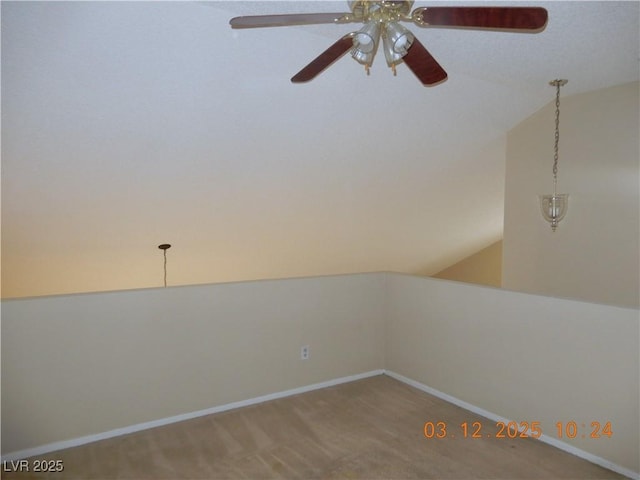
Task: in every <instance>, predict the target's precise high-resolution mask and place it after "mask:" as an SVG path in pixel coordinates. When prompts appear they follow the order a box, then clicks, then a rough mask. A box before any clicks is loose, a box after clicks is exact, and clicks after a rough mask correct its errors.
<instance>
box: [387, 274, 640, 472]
mask: <svg viewBox="0 0 640 480" xmlns="http://www.w3.org/2000/svg"><path fill="white" fill-rule="evenodd" d="M387 295H388V298H387V309H388V313H387V315H388V324H387V336H386V349H387V352H386V365H385V368H386V369H387V370H390V371H392V372H395V373H397V374H400V375H402V376H404V377H407V378H409V379H412V380H414V381H417V382H420V383H421V384H423V385H426V386H429V387H431V388H433V389H435V390H438V391H440V392H444V393H446V394H448V395H450V396H452V397H455V398H457V399H460V400H462V401H464V402H467V403H469V404H472V405H474V406H476V407H479V408H480V409H484V410H486V411H488V412H493V413H495V414H497V415H499V416H501V417H505V418H508V419H511V420H516V421H526V422H534V421H537V422H540V424H541V428H542V431H543V433H544V434H545V435H547V436H548V437H552V438H554V437H555V439H558V435H557V433H556V426H555V424H556V422H563V423H565V424H566V423H567V422H570V421H575V422H577V424H578V425H579V427H580V429H579V432H578V438H575V439H574V440H567V439H566V438H564V439H563V441H566V442H567V443H568V444H569V445H571V446H573V447H575V448H577V449H580V450H582V451H584V452H589V453H591V454H593V455H594V456H597V457H600V458H603V459H606V460H607V461H609V462H612V463H613V464H616V465H618V466H621V467H623V468H624V469H628V471H632V472H639V471H640V440H639V435H640V433H639V426H640V419H639V409H640V399H639V392H640V357H639V346H638V345H639V341H640V328H639V324H640V319H639V318H638V310H635V309H625V308H618V307H611V306H605V305H596V304H591V303H584V302H578V301H572V300H563V299H557V298H550V297H541V296H535V295H527V294H522V293H516V292H509V291H505V290H499V289H493V288H488V287H479V286H474V285H466V284H462V283H457V282H450V281H444V280H436V279H430V278H418V277H410V276H404V275H389V276H388V284H387ZM435 420H437V419H435ZM594 421H597V422H600V423H602V424H603V425H604V424H605V423H606V422H611V425H612V429H613V435H612V436H611V438H607V437H602V438H598V439H592V438H589V436H590V433H591V430H590V426H591V422H594ZM582 423H584V424H585V425H586V427H585V428H582V427H581V425H582ZM583 433H584V434H585V436H586V437H587V438H584V439H583V438H581V437H582V434H583Z"/></svg>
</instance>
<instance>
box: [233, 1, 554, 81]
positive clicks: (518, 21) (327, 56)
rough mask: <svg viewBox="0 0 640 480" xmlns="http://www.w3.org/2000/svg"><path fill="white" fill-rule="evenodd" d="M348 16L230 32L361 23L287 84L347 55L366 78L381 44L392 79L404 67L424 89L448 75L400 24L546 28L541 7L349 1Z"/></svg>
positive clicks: (247, 22) (304, 16) (274, 19)
mask: <svg viewBox="0 0 640 480" xmlns="http://www.w3.org/2000/svg"><path fill="white" fill-rule="evenodd" d="M347 3H348V4H349V8H350V9H351V12H350V13H299V14H281V15H253V16H243V17H235V18H232V19H231V20H230V21H229V24H230V25H231V27H232V28H261V27H284V26H290V25H313V24H322V23H339V24H341V23H356V22H357V23H364V26H363V27H362V28H361V29H360V30H358V31H356V32H351V33H348V34H346V35H345V36H343V37H342V38H340V39H339V40H338V41H337V42H335V43H334V44H333V45H331V46H330V47H329V48H327V49H326V50H325V51H324V52H322V53H321V54H320V55H318V56H317V57H316V58H315V59H314V60H312V61H311V63H309V64H308V65H307V66H306V67H304V68H303V69H302V70H300V71H299V72H298V73H296V74H295V75H294V76H293V77H292V78H291V81H292V82H293V83H303V82H308V81H310V80H313V79H314V78H315V77H316V76H318V75H319V74H320V73H321V72H322V71H324V70H325V69H326V68H327V67H329V66H330V65H331V64H332V63H333V62H335V61H336V60H338V59H339V58H340V57H342V56H343V55H344V54H345V53H347V52H348V51H351V56H352V57H353V58H354V59H355V60H356V61H357V62H359V63H361V64H363V65H364V66H365V70H366V72H367V74H369V68H370V67H371V65H372V63H373V59H374V57H375V55H376V52H377V50H378V45H379V43H380V39H382V49H383V51H384V56H385V59H386V61H387V65H388V66H389V67H390V68H391V69H392V70H393V74H394V75H395V74H396V65H398V64H400V63H405V64H406V65H407V67H409V69H410V70H411V71H412V72H413V73H414V74H415V75H416V77H418V79H419V80H420V81H421V82H422V84H423V85H426V86H433V85H436V84H439V83H441V82H443V81H444V80H446V78H447V72H445V71H444V69H443V68H442V67H441V66H440V64H439V63H438V62H437V61H436V59H435V58H433V57H432V56H431V54H430V53H429V52H428V51H427V49H426V48H425V47H424V46H423V45H422V44H421V43H420V42H419V41H418V39H417V38H416V37H415V36H414V35H413V34H412V33H411V32H410V31H409V30H407V29H406V28H405V27H404V26H402V25H401V24H400V23H399V22H413V23H414V24H416V25H418V26H419V27H444V28H466V29H484V30H498V31H509V32H528V33H537V32H539V31H541V30H543V29H544V27H545V25H546V23H547V11H546V10H545V9H544V8H541V7H420V8H416V9H415V10H414V11H413V12H411V8H412V7H413V3H414V2H413V0H356V1H349V2H347Z"/></svg>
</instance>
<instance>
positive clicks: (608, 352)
mask: <svg viewBox="0 0 640 480" xmlns="http://www.w3.org/2000/svg"><path fill="white" fill-rule="evenodd" d="M638 324H639V319H638V311H637V310H632V309H624V308H619V307H612V306H603V305H595V304H591V303H584V302H577V301H571V300H563V299H555V298H548V297H539V296H533V295H526V294H522V293H516V292H510V291H505V290H501V289H495V288H487V287H483V286H477V285H469V284H463V283H456V282H447V281H442V280H438V279H430V278H421V277H410V276H404V275H399V274H384V273H377V274H376V273H374V274H361V275H345V276H331V277H317V278H306V279H295V280H271V281H260V282H246V283H234V284H217V285H199V286H190V287H173V288H166V289H163V288H159V289H150V290H137V291H136V290H130V291H122V292H107V293H98V294H78V295H68V296H57V297H40V298H33V299H18V300H9V301H4V302H2V332H1V333H2V452H3V455H7V454H13V453H15V452H20V451H24V450H29V449H36V448H38V447H41V446H43V445H47V444H50V443H55V442H63V441H67V440H72V439H77V438H79V437H83V436H87V435H96V434H100V433H103V432H108V431H110V430H114V429H118V428H124V427H127V426H131V425H135V424H140V423H145V422H152V421H156V420H159V419H163V418H167V417H172V416H177V415H183V414H187V413H190V412H194V411H199V410H204V409H209V408H212V407H216V406H220V405H225V404H229V403H232V402H238V401H242V400H247V399H251V398H255V397H258V396H262V395H268V394H272V393H276V392H282V391H285V390H288V389H292V388H297V387H303V386H307V385H311V384H315V383H318V382H323V381H329V380H332V379H336V378H340V377H345V376H350V375H356V374H360V373H363V372H371V371H375V370H379V369H387V370H389V371H392V372H395V373H397V374H400V375H403V376H405V377H408V378H410V379H413V380H415V381H417V382H421V383H423V384H425V385H428V386H430V387H432V388H435V389H437V390H440V391H442V392H444V393H446V394H448V395H451V396H454V397H457V398H459V399H461V400H463V401H466V402H468V403H470V404H473V405H476V406H478V407H480V408H483V409H485V410H487V411H490V412H494V413H495V414H497V415H500V416H503V417H506V418H510V419H514V420H519V421H530V422H532V421H539V422H542V428H543V431H545V432H546V433H547V434H552V433H553V431H554V430H553V429H554V422H557V421H570V420H575V421H579V422H589V423H590V422H591V421H601V422H606V421H611V422H612V424H613V431H614V432H615V433H614V436H613V437H612V438H611V439H606V440H605V439H601V440H593V441H587V440H581V439H576V440H575V441H574V442H572V444H573V445H575V446H576V447H577V448H580V449H582V450H584V451H586V452H591V453H592V454H594V455H597V456H601V457H602V458H604V459H606V460H607V461H609V462H613V463H615V464H617V465H620V466H622V467H624V468H627V469H632V470H634V471H636V472H637V471H639V470H640V465H639V460H638V451H639V449H640V444H639V440H638V425H639V418H638V405H639V398H638V395H639V389H640V385H639V378H640V372H639V368H640V367H639V365H640V359H639V353H638V349H639V347H638V344H639V341H640V338H639V336H640V332H639V325H638ZM302 345H310V347H311V358H310V359H309V360H307V361H301V360H300V347H301V346H302Z"/></svg>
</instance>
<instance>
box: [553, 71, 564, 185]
mask: <svg viewBox="0 0 640 480" xmlns="http://www.w3.org/2000/svg"><path fill="white" fill-rule="evenodd" d="M549 84H550V85H555V87H556V133H555V143H554V147H553V194H554V195H555V194H556V191H557V185H558V144H559V143H560V87H561V86H562V85H566V84H567V80H553V81H551V82H549Z"/></svg>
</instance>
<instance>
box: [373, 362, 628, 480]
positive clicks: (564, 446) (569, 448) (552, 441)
mask: <svg viewBox="0 0 640 480" xmlns="http://www.w3.org/2000/svg"><path fill="white" fill-rule="evenodd" d="M384 373H385V375H389V376H390V377H392V378H395V379H396V380H399V381H401V382H403V383H406V384H407V385H411V386H412V387H414V388H417V389H418V390H422V391H423V392H426V393H429V394H431V395H433V396H434V397H438V398H440V399H442V400H444V401H446V402H449V403H452V404H454V405H457V406H458V407H460V408H464V409H465V410H469V411H470V412H472V413H475V414H478V415H481V416H483V417H486V418H488V419H489V420H493V421H494V422H503V423H504V424H505V425H506V424H508V423H509V422H510V421H511V420H510V419H508V418H505V417H501V416H500V415H496V414H495V413H493V412H489V411H487V410H484V409H483V408H480V407H477V406H475V405H472V404H471V403H467V402H465V401H463V400H460V399H459V398H456V397H452V396H451V395H448V394H446V393H444V392H441V391H440V390H436V389H435V388H431V387H429V386H427V385H424V384H423V383H420V382H416V381H415V380H412V379H410V378H407V377H405V376H403V375H400V374H398V373H395V372H391V371H389V370H385V371H384ZM538 440H540V441H541V442H544V443H547V444H549V445H552V446H554V447H556V448H559V449H560V450H564V451H565V452H568V453H571V454H572V455H575V456H576V457H580V458H583V459H585V460H588V461H589V462H591V463H595V464H596V465H599V466H601V467H604V468H607V469H609V470H612V471H614V472H616V473H619V474H620V475H624V476H625V477H629V478H631V479H633V480H640V473H638V472H634V471H633V470H629V469H628V468H625V467H622V466H620V465H617V464H615V463H613V462H610V461H609V460H607V459H605V458H602V457H598V456H597V455H593V454H592V453H589V452H585V451H584V450H581V449H579V448H576V447H574V446H573V445H569V444H568V443H565V442H562V441H560V440H558V439H557V438H553V437H550V436H549V435H545V434H542V435H541V436H540V438H538Z"/></svg>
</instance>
